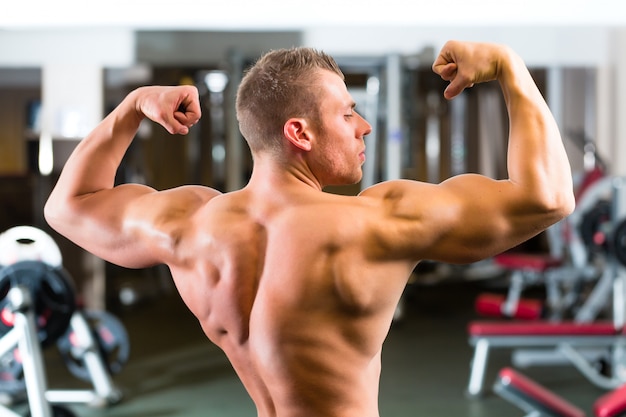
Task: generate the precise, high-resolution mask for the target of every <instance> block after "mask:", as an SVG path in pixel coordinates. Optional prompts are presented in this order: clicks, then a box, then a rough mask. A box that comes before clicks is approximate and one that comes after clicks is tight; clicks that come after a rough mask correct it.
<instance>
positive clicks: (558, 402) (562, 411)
mask: <svg viewBox="0 0 626 417" xmlns="http://www.w3.org/2000/svg"><path fill="white" fill-rule="evenodd" d="M498 378H499V379H500V384H501V385H502V387H503V388H504V389H506V390H509V392H511V390H514V392H515V394H521V395H522V396H523V397H524V399H525V400H526V402H529V403H532V404H533V405H534V404H537V405H538V408H545V409H548V410H550V412H551V413H552V414H554V415H558V416H562V417H585V412H584V411H583V410H581V409H580V408H578V407H576V406H575V405H573V404H571V403H569V402H567V401H566V400H564V399H563V398H561V397H559V396H558V395H556V394H555V393H553V392H551V391H549V390H548V389H546V388H545V387H543V386H541V385H539V384H537V383H536V382H534V381H532V380H531V379H529V378H527V377H525V376H524V375H522V374H520V373H518V372H516V371H514V370H513V369H511V368H504V369H502V370H500V372H499V373H498Z"/></svg>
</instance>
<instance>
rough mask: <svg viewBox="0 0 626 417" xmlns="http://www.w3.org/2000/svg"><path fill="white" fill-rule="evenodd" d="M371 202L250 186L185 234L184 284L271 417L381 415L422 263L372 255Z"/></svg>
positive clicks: (178, 278)
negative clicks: (401, 321)
mask: <svg viewBox="0 0 626 417" xmlns="http://www.w3.org/2000/svg"><path fill="white" fill-rule="evenodd" d="M360 200H362V199H359V198H354V197H342V196H334V195H329V194H325V193H319V192H314V193H305V194H303V195H300V196H299V197H298V203H297V204H293V203H289V204H287V203H286V202H285V201H277V199H276V198H267V197H265V198H263V197H262V196H258V195H255V193H253V192H251V191H249V190H243V191H239V192H235V193H231V194H228V195H223V196H219V197H216V198H214V199H213V200H211V201H210V202H209V203H208V204H207V205H206V207H204V208H203V209H201V210H200V211H199V212H198V213H197V215H196V217H195V220H194V227H191V228H190V229H189V235H188V237H186V238H184V239H183V241H181V246H182V247H181V250H182V252H183V253H188V259H186V261H185V262H182V264H183V265H186V266H185V267H173V268H172V272H173V275H174V279H175V282H176V285H177V286H178V289H179V291H180V293H181V295H182V297H183V299H184V301H185V302H186V303H187V305H188V307H189V308H190V310H191V311H192V312H193V313H194V314H195V315H196V317H198V319H199V320H200V323H201V325H202V327H203V329H204V331H205V333H206V334H207V336H208V337H209V338H210V339H211V340H212V341H213V342H214V343H216V344H217V345H219V346H220V347H221V348H222V349H223V350H224V351H225V352H226V354H227V356H228V357H229V359H230V360H231V361H232V363H233V366H234V367H235V369H236V371H237V373H238V375H239V376H240V378H241V379H242V381H243V383H244V385H245V386H246V388H247V390H248V391H249V393H250V395H251V396H252V398H253V400H254V401H255V403H256V405H257V407H258V409H259V413H260V414H259V415H260V416H274V415H281V416H342V417H348V416H376V415H378V414H377V409H378V407H377V403H376V401H377V393H378V380H379V376H380V351H381V346H382V343H383V340H384V338H385V336H386V334H387V329H388V328H389V324H390V322H391V319H392V316H393V312H394V309H395V306H396V304H397V302H398V299H399V297H400V295H401V293H402V290H403V288H404V285H405V284H406V278H407V277H408V274H409V273H410V270H411V268H410V265H409V264H408V263H404V262H402V263H400V262H399V263H398V264H397V265H395V267H394V265H393V264H391V265H390V264H389V263H386V264H385V265H384V271H383V264H382V263H380V262H377V261H375V260H373V259H368V255H367V253H368V250H367V249H368V248H367V247H366V245H367V244H368V241H369V240H370V238H368V236H367V235H366V234H367V230H368V229H371V227H369V226H368V224H367V222H368V220H367V219H368V218H372V216H368V215H367V211H369V210H372V209H371V208H369V207H367V205H366V204H362V203H361V201H360ZM268 201H272V202H271V203H268ZM372 221H373V220H372ZM186 248H188V249H186ZM394 275H395V277H394Z"/></svg>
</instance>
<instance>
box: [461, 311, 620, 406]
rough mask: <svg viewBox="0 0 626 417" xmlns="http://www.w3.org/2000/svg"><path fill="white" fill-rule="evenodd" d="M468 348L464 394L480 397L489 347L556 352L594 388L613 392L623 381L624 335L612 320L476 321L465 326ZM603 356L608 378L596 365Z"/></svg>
mask: <svg viewBox="0 0 626 417" xmlns="http://www.w3.org/2000/svg"><path fill="white" fill-rule="evenodd" d="M468 332H469V334H470V345H471V346H473V347H474V355H473V358H472V362H471V370H470V378H469V383H468V387H467V393H468V394H469V395H470V396H478V395H481V394H483V381H484V376H485V371H486V368H487V361H488V359H489V352H490V350H491V349H492V348H509V349H514V348H544V349H545V348H548V349H552V350H555V349H556V351H557V353H558V354H559V355H560V356H561V357H564V358H565V359H566V360H567V361H568V362H567V363H569V364H572V365H574V366H575V367H576V368H577V369H578V370H579V372H581V374H582V375H583V376H585V377H586V378H587V379H588V380H589V381H590V382H592V383H593V384H594V385H597V386H599V387H601V388H604V389H614V388H616V387H617V386H619V385H621V384H623V383H624V382H626V373H625V370H626V363H625V362H624V358H625V349H626V334H625V333H624V330H623V329H622V328H619V329H616V328H615V326H614V323H613V322H612V321H597V322H594V323H575V322H571V321H570V322H548V321H542V320H538V321H517V322H502V321H476V322H472V323H470V324H469V326H468ZM606 355H609V356H611V357H612V359H613V360H611V361H610V363H611V366H612V367H613V368H612V370H611V374H612V376H611V377H607V376H605V375H603V374H602V373H601V372H600V370H598V369H597V367H596V366H595V364H596V363H597V361H598V360H599V359H601V358H604V357H605V356H606Z"/></svg>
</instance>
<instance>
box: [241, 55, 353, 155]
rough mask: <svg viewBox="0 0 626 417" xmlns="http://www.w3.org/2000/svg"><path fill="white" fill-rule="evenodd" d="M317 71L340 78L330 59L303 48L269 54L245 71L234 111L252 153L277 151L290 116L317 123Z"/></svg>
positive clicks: (338, 71)
mask: <svg viewBox="0 0 626 417" xmlns="http://www.w3.org/2000/svg"><path fill="white" fill-rule="evenodd" d="M320 70H328V71H332V72H334V73H336V74H337V75H339V76H340V77H341V78H342V79H344V75H343V73H342V72H341V70H340V69H339V66H338V65H337V63H336V62H335V60H334V59H333V58H332V57H330V56H329V55H327V54H326V53H324V52H321V51H318V50H316V49H313V48H307V47H296V48H290V49H278V50H273V51H270V52H268V53H266V54H265V55H263V56H262V57H261V58H259V60H258V61H257V62H256V63H255V64H254V65H253V66H252V67H251V68H250V69H248V70H247V71H246V74H245V75H244V77H243V79H242V81H241V84H240V85H239V89H238V91H237V100H236V109H237V120H238V122H239V130H240V131H241V134H242V135H243V136H244V138H245V139H246V141H247V142H248V145H249V146H250V149H251V151H252V153H253V154H254V153H256V152H261V151H276V150H280V149H281V147H282V138H283V126H284V123H285V122H286V121H287V120H289V119H290V118H292V117H303V118H309V119H310V121H311V122H312V123H319V91H320V86H319V84H318V76H319V73H320Z"/></svg>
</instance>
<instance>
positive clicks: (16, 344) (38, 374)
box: [0, 261, 75, 417]
mask: <svg viewBox="0 0 626 417" xmlns="http://www.w3.org/2000/svg"><path fill="white" fill-rule="evenodd" d="M60 271H61V269H59V268H53V267H51V266H50V265H47V264H45V263H43V262H39V261H19V262H17V263H15V264H12V265H9V266H6V267H4V268H3V269H2V270H0V276H1V278H0V282H3V283H4V284H5V285H3V288H6V287H7V285H6V283H7V282H8V283H9V284H10V285H8V288H6V293H4V294H3V298H2V306H3V307H2V312H3V313H2V315H3V316H7V317H10V321H11V325H10V326H7V328H6V332H5V333H4V334H3V336H2V337H1V338H0V356H1V357H5V356H6V355H7V354H10V355H13V356H14V358H13V359H14V361H17V360H19V362H20V363H21V368H22V372H23V379H24V384H25V387H26V396H27V402H28V407H29V409H30V412H31V413H32V416H33V417H52V416H53V415H68V416H71V415H73V414H72V413H71V411H69V410H66V409H64V408H62V407H57V408H56V409H57V410H61V411H56V412H54V413H55V414H53V410H52V408H51V407H50V403H49V399H48V398H47V397H46V394H47V392H46V377H45V370H44V364H43V358H42V353H41V344H42V342H43V341H46V342H47V343H52V342H54V339H53V338H54V337H55V335H56V334H57V332H58V330H57V329H59V328H60V324H59V323H60V322H62V321H65V320H66V317H67V315H68V314H69V315H70V316H71V314H72V311H73V309H74V308H75V304H74V299H73V298H72V297H73V292H72V291H69V292H68V293H67V294H60V291H65V290H68V289H69V288H70V287H69V286H63V285H58V282H59V281H61V280H64V279H65V276H64V274H63V273H61V272H60ZM22 276H24V277H28V280H26V279H25V278H21V277H22ZM6 277H8V278H6ZM29 281H30V282H29ZM51 283H52V284H51ZM60 300H62V301H66V302H68V305H67V306H64V307H63V308H61V301H60ZM36 303H41V304H42V305H43V306H44V308H42V307H41V306H37V304H36ZM47 308H49V309H50V310H51V311H52V312H53V313H50V314H47V313H46V314H44V313H43V312H44V311H47V310H46V309H47ZM59 312H60V314H59ZM66 326H67V323H66ZM52 329H54V330H52ZM63 330H65V329H63ZM59 335H60V334H59ZM16 349H17V352H19V359H18V358H17V354H16ZM16 379H17V378H16ZM0 413H1V414H2V415H7V416H19V415H18V414H16V413H14V412H13V411H12V410H10V409H9V408H7V407H4V406H0ZM60 413H64V414H60Z"/></svg>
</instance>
